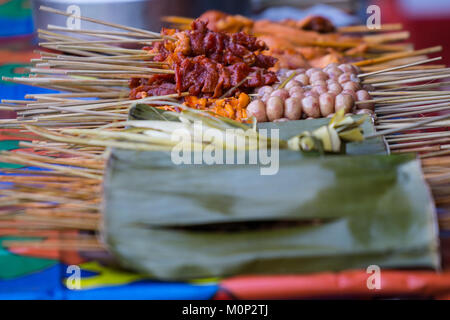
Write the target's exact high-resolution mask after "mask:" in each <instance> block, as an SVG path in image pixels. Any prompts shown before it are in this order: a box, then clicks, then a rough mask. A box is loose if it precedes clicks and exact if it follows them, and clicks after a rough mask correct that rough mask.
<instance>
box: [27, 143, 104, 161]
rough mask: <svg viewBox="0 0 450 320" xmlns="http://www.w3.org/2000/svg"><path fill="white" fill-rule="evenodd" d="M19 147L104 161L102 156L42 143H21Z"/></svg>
mask: <svg viewBox="0 0 450 320" xmlns="http://www.w3.org/2000/svg"><path fill="white" fill-rule="evenodd" d="M19 146H21V147H29V148H36V149H44V150H50V151H56V152H60V153H67V154H71V155H75V156H81V157H85V158H93V159H98V160H102V159H103V157H102V156H98V155H96V154H92V153H89V152H81V151H78V150H73V149H68V148H58V147H53V146H49V145H46V144H42V143H31V142H25V141H20V142H19Z"/></svg>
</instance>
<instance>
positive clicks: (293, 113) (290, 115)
mask: <svg viewBox="0 0 450 320" xmlns="http://www.w3.org/2000/svg"><path fill="white" fill-rule="evenodd" d="M301 116H302V100H301V99H300V98H296V97H291V98H287V99H286V101H285V102H284V117H285V118H287V119H289V120H299V119H300V117H301Z"/></svg>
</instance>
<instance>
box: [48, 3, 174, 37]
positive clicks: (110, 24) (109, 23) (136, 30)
mask: <svg viewBox="0 0 450 320" xmlns="http://www.w3.org/2000/svg"><path fill="white" fill-rule="evenodd" d="M39 10H42V11H46V12H51V13H56V14H60V15H63V16H66V17H70V16H71V15H72V14H71V13H67V12H64V11H61V10H57V9H54V8H50V7H47V6H40V7H39ZM77 18H79V19H81V20H84V21H89V22H93V23H96V24H102V25H104V26H108V27H113V28H117V29H122V30H127V31H132V32H137V33H143V34H148V35H151V36H153V37H155V38H161V37H162V36H161V34H159V33H157V32H152V31H147V30H144V29H139V28H133V27H128V26H124V25H121V24H117V23H111V22H106V21H101V20H97V19H93V18H89V17H84V16H79V17H77ZM168 38H172V37H168Z"/></svg>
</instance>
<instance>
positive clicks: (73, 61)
mask: <svg viewBox="0 0 450 320" xmlns="http://www.w3.org/2000/svg"><path fill="white" fill-rule="evenodd" d="M41 10H44V11H48V12H53V13H55V14H61V15H66V16H67V15H69V14H67V13H65V12H62V11H58V10H55V9H52V8H48V7H42V8H41ZM80 19H82V20H86V21H90V22H94V23H98V24H101V25H105V26H109V27H114V28H117V29H118V31H104V32H101V31H92V30H72V29H67V28H64V27H58V26H49V27H48V30H39V36H40V38H41V39H44V40H46V41H47V42H44V43H41V44H40V45H41V47H42V48H45V49H51V50H57V51H59V52H61V53H54V52H48V51H44V50H43V51H39V53H40V55H41V58H40V59H36V60H33V61H32V63H33V64H34V66H33V67H32V68H30V72H31V73H32V75H30V76H29V77H27V78H6V79H5V80H9V81H12V82H17V83H24V84H28V85H35V86H40V87H44V88H49V89H55V90H58V91H61V93H53V94H33V95H27V96H26V97H25V98H26V99H29V100H4V101H3V105H2V107H1V108H4V109H10V110H14V111H16V112H17V115H18V117H17V118H16V119H6V120H0V127H1V128H3V129H15V130H16V131H14V133H11V132H10V133H8V132H6V134H13V135H15V136H17V137H19V138H24V139H28V140H31V142H21V143H20V146H21V147H24V148H31V149H32V150H33V153H30V152H27V149H24V150H25V151H16V152H3V153H2V154H1V156H0V161H2V162H9V163H17V164H20V165H24V166H34V167H41V168H46V169H50V170H51V171H34V170H32V169H27V170H23V169H6V170H3V171H4V172H5V173H7V174H8V173H12V174H27V176H26V177H24V176H21V175H6V176H3V177H2V181H5V182H11V183H12V184H13V185H12V187H11V188H10V189H4V190H0V194H1V195H2V196H3V197H2V198H1V206H2V207H3V210H2V211H1V212H2V213H1V219H2V220H3V221H2V226H8V228H15V229H17V233H18V234H24V230H33V231H36V230H37V231H38V232H44V231H45V230H49V229H50V230H61V231H64V232H68V233H69V235H68V236H67V237H61V238H60V239H57V240H52V241H44V242H42V241H41V242H33V243H27V244H26V245H27V246H36V247H45V248H59V249H67V248H76V249H78V250H98V249H99V248H102V245H101V243H100V242H98V241H97V240H96V232H97V231H98V230H99V225H100V219H101V215H100V202H101V194H100V192H101V182H102V172H103V169H104V166H105V159H106V158H107V152H108V151H107V149H105V148H106V147H124V146H127V147H131V148H133V143H132V142H129V141H128V142H124V141H123V133H124V132H123V131H124V127H123V125H122V124H121V123H120V122H121V121H124V120H126V119H127V117H128V111H129V108H130V106H131V105H133V104H134V103H139V102H141V103H147V104H154V105H178V104H179V101H178V100H177V98H179V95H178V94H172V95H164V96H151V97H146V98H143V99H138V100H132V99H129V93H130V90H129V88H128V83H129V79H130V77H139V78H149V77H152V76H153V75H154V74H164V73H172V72H173V71H172V70H170V69H168V68H167V66H166V65H165V63H164V62H156V61H153V60H152V58H153V56H152V54H151V53H149V51H147V50H141V49H135V48H133V49H130V48H124V47H123V46H122V45H124V44H126V45H130V44H132V45H134V46H145V45H149V44H152V43H154V42H161V41H164V40H167V39H169V40H170V39H171V37H170V36H167V35H161V34H159V33H155V32H150V31H146V30H141V29H136V28H131V27H127V26H121V25H117V24H111V23H108V22H104V21H99V20H96V19H91V18H87V17H80ZM67 34H72V35H70V36H69V35H67ZM440 50H441V48H440V47H433V48H429V49H424V50H409V51H405V52H397V53H390V54H386V55H383V56H381V57H377V58H371V59H368V60H364V61H359V62H357V63H355V65H357V66H359V67H363V68H364V69H363V70H365V71H367V72H366V73H365V74H360V75H359V77H360V79H362V83H363V84H370V85H372V86H373V87H374V88H376V90H375V91H371V92H370V94H371V95H372V97H373V98H374V99H373V100H371V102H373V103H375V114H376V128H377V130H379V131H380V134H383V135H384V136H385V137H386V140H387V142H388V144H389V147H390V149H391V152H410V151H414V152H419V154H420V157H421V158H422V164H423V169H424V172H425V177H426V179H427V181H428V183H429V184H430V186H431V188H432V191H433V194H434V196H435V200H436V203H437V205H438V206H440V207H441V208H442V210H443V211H444V212H443V214H442V215H441V216H440V218H441V219H440V223H441V226H442V228H444V229H448V228H450V218H449V217H450V210H449V204H450V190H449V189H448V186H447V185H448V183H449V181H450V176H449V168H450V156H449V154H450V149H449V144H448V142H449V140H450V135H449V134H448V131H447V128H448V126H449V121H450V120H449V117H450V116H448V110H449V109H450V93H449V92H447V91H441V90H437V88H439V87H440V86H445V85H447V84H448V83H447V82H439V83H436V82H433V81H434V80H439V79H445V78H447V77H450V71H449V70H448V69H447V68H442V67H440V66H436V65H434V66H432V67H430V68H428V67H426V66H423V65H422V64H424V63H429V62H433V61H437V60H438V59H439V58H433V59H425V60H424V59H421V60H415V61H413V62H410V61H408V63H406V64H405V63H403V64H401V65H396V66H394V67H389V68H386V67H383V68H382V69H380V67H379V65H380V64H382V63H386V62H394V61H405V60H404V59H405V58H408V57H421V58H427V57H426V55H428V54H431V53H434V52H437V51H440ZM424 56H425V57H424ZM421 82H429V83H427V84H418V85H409V84H414V83H421ZM93 98H95V100H93ZM361 103H364V101H362V102H361ZM437 112H439V113H443V112H444V113H445V112H447V113H446V114H444V115H441V114H439V115H438V114H436V113H437ZM417 115H423V116H421V117H417ZM24 125H27V127H24ZM29 125H32V126H29ZM40 127H41V128H40ZM42 127H46V128H47V130H43V129H42ZM79 129H96V130H95V132H96V133H98V134H97V135H93V136H91V137H88V138H87V137H86V136H83V135H80V134H77V133H76V132H77V130H79ZM64 130H65V131H64ZM68 130H72V131H70V132H71V137H70V139H68V138H67V132H68ZM49 132H50V133H51V134H52V136H51V139H49V138H48V137H49V136H48V133H49ZM125 133H126V132H125ZM46 135H47V137H46ZM58 137H59V140H58ZM137 145H138V144H136V145H134V147H135V148H137ZM49 201H51V202H49ZM74 230H84V231H89V232H90V233H89V234H88V235H86V234H78V235H74V234H73V233H71V231H74ZM64 232H63V233H64ZM6 245H8V246H11V247H14V246H24V243H23V242H20V243H17V242H9V243H7V244H6Z"/></svg>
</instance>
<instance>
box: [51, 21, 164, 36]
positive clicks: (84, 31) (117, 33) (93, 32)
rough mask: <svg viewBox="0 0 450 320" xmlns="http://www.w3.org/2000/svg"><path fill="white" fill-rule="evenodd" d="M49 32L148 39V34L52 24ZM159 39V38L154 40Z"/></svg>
mask: <svg viewBox="0 0 450 320" xmlns="http://www.w3.org/2000/svg"><path fill="white" fill-rule="evenodd" d="M47 29H48V30H56V31H64V32H72V33H82V34H88V35H92V36H98V35H100V34H101V35H112V36H122V37H142V38H148V34H147V33H139V32H124V31H111V30H87V29H70V28H67V27H60V26H55V25H52V24H49V25H48V26H47ZM153 39H157V38H153Z"/></svg>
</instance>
